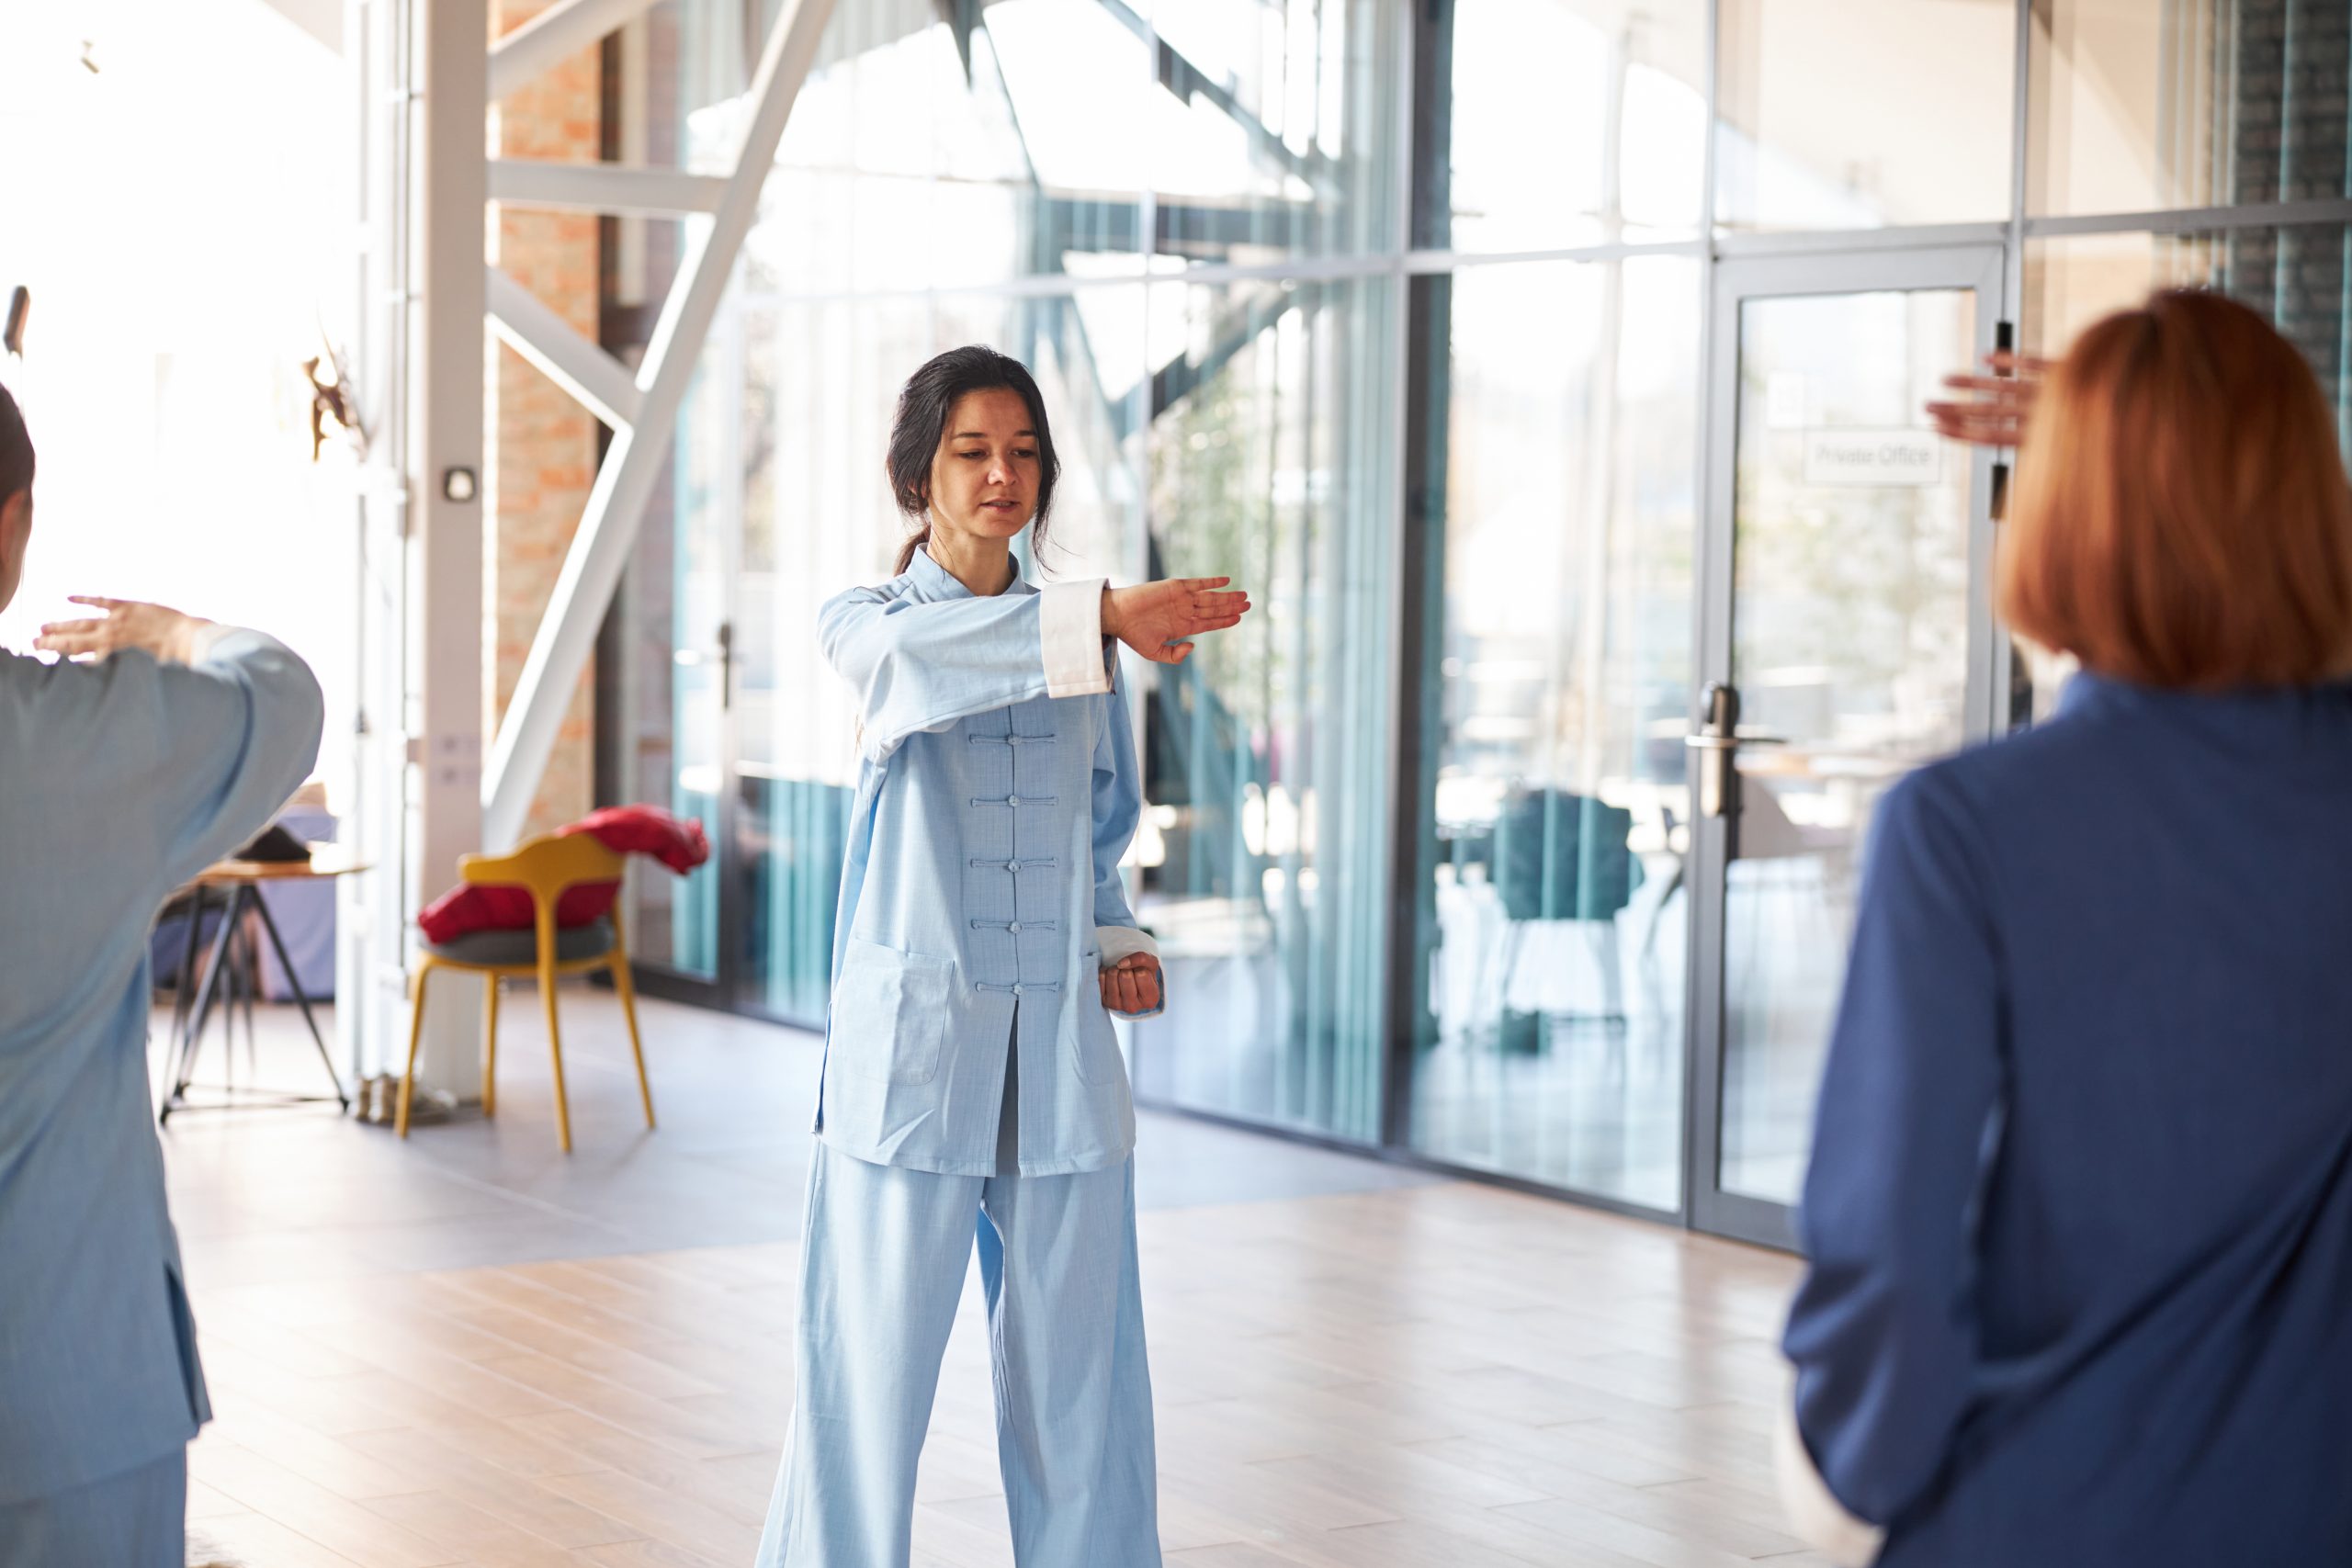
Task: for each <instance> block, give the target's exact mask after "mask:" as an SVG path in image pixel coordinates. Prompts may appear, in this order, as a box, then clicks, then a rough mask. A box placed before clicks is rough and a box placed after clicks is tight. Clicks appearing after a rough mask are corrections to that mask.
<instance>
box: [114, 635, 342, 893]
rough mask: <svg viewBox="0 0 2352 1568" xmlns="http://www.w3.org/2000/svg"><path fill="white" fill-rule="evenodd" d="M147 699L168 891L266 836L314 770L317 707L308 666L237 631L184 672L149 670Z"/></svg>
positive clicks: (269, 641) (271, 643)
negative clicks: (150, 679) (152, 700)
mask: <svg viewBox="0 0 2352 1568" xmlns="http://www.w3.org/2000/svg"><path fill="white" fill-rule="evenodd" d="M116 657H118V658H125V657H129V658H139V657H143V656H141V655H117V656H116ZM154 693H155V707H154V724H153V729H152V731H151V733H152V734H153V737H154V744H155V747H156V750H157V751H158V753H159V754H158V755H157V756H155V758H154V759H153V773H152V774H151V778H152V780H153V795H152V798H153V802H154V809H155V811H156V814H157V818H158V820H157V826H158V828H159V829H160V832H159V833H158V841H159V842H160V843H161V844H162V846H163V851H164V867H163V870H164V886H167V887H176V886H179V885H180V884H182V883H184V882H186V881H187V879H188V878H189V877H191V876H194V875H195V874H197V873H198V872H199V871H201V870H203V869H204V868H205V867H206V866H208V865H209V864H211V863H213V862H214V861H217V860H219V859H220V858H221V857H222V856H223V855H226V854H229V853H231V852H234V851H235V850H236V849H238V848H239V847H240V846H241V845H243V843H244V842H245V840H248V839H250V838H252V837H253V835H254V833H255V832H257V831H259V830H260V829H262V828H264V827H266V826H267V825H268V823H269V819H270V818H272V817H273V816H275V815H276V814H277V809H278V807H282V806H284V805H285V804H286V802H287V799H288V797H289V796H291V795H293V793H294V792H295V791H296V790H297V789H300V787H301V784H302V781H303V780H304V779H306V778H308V777H309V776H310V773H311V766H312V764H314V763H315V762H316V761H318V757H319V731H320V728H321V727H322V723H323V717H324V703H323V701H322V698H321V696H320V694H319V682H318V680H317V678H316V677H315V676H313V675H312V674H311V667H310V666H309V665H307V664H305V663H303V662H302V660H300V659H298V658H296V657H295V655H294V654H293V653H292V651H290V650H289V649H287V648H286V646H285V645H284V644H282V643H280V642H278V641H277V640H276V639H275V638H272V637H265V636H263V635H262V634H261V633H259V632H254V631H243V630H232V631H230V632H227V633H225V634H224V635H222V636H221V637H219V638H217V639H216V640H215V641H214V642H213V644H212V646H211V647H210V648H209V649H206V650H205V652H204V653H203V654H202V655H201V656H200V657H199V658H198V660H196V662H195V663H193V664H187V665H183V664H159V665H156V666H155V668H154Z"/></svg>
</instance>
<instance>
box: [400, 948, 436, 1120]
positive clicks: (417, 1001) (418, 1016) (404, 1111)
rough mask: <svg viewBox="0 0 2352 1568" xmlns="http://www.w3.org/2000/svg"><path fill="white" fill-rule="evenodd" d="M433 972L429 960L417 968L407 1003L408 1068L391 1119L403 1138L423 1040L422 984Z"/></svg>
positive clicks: (403, 1073)
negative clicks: (413, 994)
mask: <svg viewBox="0 0 2352 1568" xmlns="http://www.w3.org/2000/svg"><path fill="white" fill-rule="evenodd" d="M433 970H434V963H433V960H431V959H430V958H428V959H426V960H425V961H424V963H423V964H419V965H418V966H417V971H416V980H415V983H414V985H413V987H412V988H413V990H414V992H415V996H414V998H413V999H412V1000H411V1001H410V1003H409V1016H408V1066H407V1068H406V1070H404V1071H403V1072H402V1073H401V1109H400V1114H399V1115H398V1116H397V1117H395V1118H394V1119H393V1120H394V1123H395V1130H396V1131H397V1132H398V1133H399V1134H400V1135H401V1137H403V1138H405V1137H407V1136H408V1105H409V1100H410V1099H411V1098H412V1097H413V1095H414V1094H415V1093H416V1047H417V1043H418V1042H420V1041H422V1040H423V1039H424V982H425V980H426V979H427V978H429V977H430V976H432V974H433Z"/></svg>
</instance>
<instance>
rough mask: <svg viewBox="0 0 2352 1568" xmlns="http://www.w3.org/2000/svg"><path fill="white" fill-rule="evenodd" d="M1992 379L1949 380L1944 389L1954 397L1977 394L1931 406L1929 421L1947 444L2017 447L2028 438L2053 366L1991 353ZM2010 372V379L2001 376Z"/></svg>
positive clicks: (2021, 356) (1987, 359) (1988, 359)
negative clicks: (2044, 382)
mask: <svg viewBox="0 0 2352 1568" xmlns="http://www.w3.org/2000/svg"><path fill="white" fill-rule="evenodd" d="M1985 364H1986V365H1987V366H1988V367H1991V368H1992V370H1993V371H1994V372H1995V373H1994V374H1993V375H1990V376H1947V377H1945V378H1944V385H1945V386H1947V387H1950V388H1951V389H1952V390H1954V391H1956V392H1972V393H1975V394H1977V395H1976V396H1975V397H1974V398H1973V399H1972V400H1969V401H1966V402H1934V403H1929V404H1928V422H1929V423H1932V424H1933V425H1934V426H1935V427H1936V433H1937V434H1939V435H1941V436H1943V437H1944V438H1945V439H1946V440H1948V441H1964V442H1966V443H1968V444H1969V445H1970V446H2016V445H2017V444H2018V442H2019V441H2021V440H2022V439H2024V436H2025V422H2026V418H2027V416H2028V415H2030V414H2031V413H2032V412H2033V400H2034V397H2035V395H2036V394H2037V393H2039V392H2040V391H2041V378H2042V377H2043V376H2044V375H2045V374H2047V373H2048V371H2049V369H2050V367H2051V365H2052V361H2050V360H2047V359H2040V358H2036V357H2035V356H2033V355H2026V354H2006V353H2003V354H1988V355H1985ZM2002 372H2007V374H2002Z"/></svg>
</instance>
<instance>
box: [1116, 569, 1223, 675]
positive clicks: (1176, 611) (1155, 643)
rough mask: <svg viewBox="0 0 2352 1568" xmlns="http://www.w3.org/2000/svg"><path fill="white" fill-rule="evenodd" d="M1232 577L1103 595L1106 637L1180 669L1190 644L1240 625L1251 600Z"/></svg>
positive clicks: (1181, 580)
mask: <svg viewBox="0 0 2352 1568" xmlns="http://www.w3.org/2000/svg"><path fill="white" fill-rule="evenodd" d="M1231 581H1233V579H1231V578H1229V577H1178V578H1170V579H1169V580H1168V581H1164V582H1145V583H1140V584H1138V585H1136V587H1133V588H1106V589H1104V590H1103V636H1104V637H1117V638H1118V639H1119V640H1120V641H1121V642H1124V643H1125V644H1126V645H1127V646H1128V647H1129V648H1132V649H1135V650H1136V652H1137V653H1139V654H1141V655H1143V656H1144V657H1145V658H1146V659H1148V660H1152V661H1153V662H1154V663H1158V664H1182V662H1184V656H1185V655H1187V654H1189V653H1191V652H1192V651H1193V643H1192V639H1193V638H1194V637H1198V636H1200V635H1201V634H1202V633H1203V632H1220V631H1223V630H1225V629H1226V628H1227V626H1238V625H1239V624H1240V621H1241V617H1242V616H1243V615H1248V614H1249V613H1250V595H1249V594H1248V593H1247V592H1243V591H1241V590H1239V589H1233V590H1230V591H1227V589H1226V585H1227V583H1229V582H1231Z"/></svg>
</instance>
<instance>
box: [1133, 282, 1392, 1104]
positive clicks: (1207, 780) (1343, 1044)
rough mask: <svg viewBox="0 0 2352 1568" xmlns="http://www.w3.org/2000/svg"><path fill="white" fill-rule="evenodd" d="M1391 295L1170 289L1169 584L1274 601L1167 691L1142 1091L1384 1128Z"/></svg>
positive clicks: (1161, 484) (1155, 471)
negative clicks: (1153, 993) (1153, 987)
mask: <svg viewBox="0 0 2352 1568" xmlns="http://www.w3.org/2000/svg"><path fill="white" fill-rule="evenodd" d="M1393 288H1394V285H1393V284H1392V283H1390V282H1389V280H1387V279H1385V278H1363V279H1351V280H1346V281H1336V282H1329V283H1289V282H1275V281H1271V280H1252V281H1248V282H1237V283H1229V284H1205V285H1191V284H1162V285H1159V286H1157V287H1155V288H1154V289H1153V293H1152V299H1151V327H1150V331H1151V345H1152V346H1151V359H1152V394H1151V396H1152V405H1153V408H1154V411H1155V412H1154V415H1153V418H1152V421H1151V426H1150V433H1149V454H1148V460H1149V464H1150V527H1149V534H1148V547H1147V558H1146V560H1145V562H1144V563H1143V564H1144V570H1145V573H1146V575H1148V576H1150V577H1155V578H1156V577H1192V576H1211V575H1216V576H1226V575H1230V576H1231V577H1233V578H1234V579H1235V580H1236V581H1239V582H1243V583H1246V584H1248V585H1249V587H1250V592H1251V593H1252V594H1253V595H1254V596H1255V608H1254V609H1253V611H1252V613H1251V615H1250V617H1249V619H1247V620H1246V621H1244V622H1243V623H1242V624H1241V626H1238V627H1237V628H1235V630H1233V631H1231V632H1228V633H1225V634H1221V635H1219V636H1216V637H1210V638H1207V639H1204V641H1203V642H1202V643H1201V644H1200V646H1199V650H1198V651H1197V652H1195V653H1194V654H1193V657H1192V659H1190V660H1187V661H1186V662H1185V663H1183V664H1181V665H1176V666H1165V665H1162V666H1147V667H1144V668H1142V669H1141V670H1140V671H1137V672H1136V677H1135V678H1136V682H1137V684H1138V687H1139V688H1140V690H1141V691H1142V693H1143V694H1144V722H1145V732H1144V733H1145V748H1144V756H1145V794H1146V796H1147V798H1148V800H1149V801H1150V802H1151V806H1150V812H1151V821H1150V825H1149V829H1148V832H1147V834H1146V837H1145V842H1144V845H1143V847H1142V850H1141V852H1140V854H1139V856H1138V858H1139V860H1140V861H1141V863H1142V864H1141V870H1142V888H1143V897H1142V899H1141V901H1140V903H1139V904H1138V907H1137V913H1138V915H1139V917H1140V918H1141V919H1143V920H1144V921H1145V922H1146V923H1147V924H1148V925H1149V926H1150V927H1151V928H1152V929H1153V930H1155V931H1158V932H1159V937H1160V941H1161V952H1162V955H1163V962H1164V964H1165V966H1166V969H1167V972H1168V979H1169V987H1170V990H1169V995H1170V1008H1169V1011H1168V1013H1167V1015H1166V1017H1165V1018H1163V1019H1159V1020H1153V1021H1148V1022H1146V1023H1143V1024H1140V1025H1138V1026H1136V1087H1137V1088H1138V1089H1140V1090H1141V1091H1142V1092H1144V1093H1145V1094H1147V1095H1149V1096H1154V1097H1157V1098H1159V1099H1162V1100H1170V1101H1172V1102H1175V1103H1179V1104H1185V1105H1192V1106H1196V1107H1198V1108H1201V1109H1204V1110H1210V1111H1223V1112H1227V1113H1229V1114H1234V1115H1240V1116H1248V1117H1250V1118H1253V1119H1261V1120H1269V1121H1274V1122H1283V1123H1287V1124H1293V1125H1298V1126H1303V1127H1310V1128H1314V1129H1317V1130H1318V1131H1321V1132H1325V1133H1329V1134H1337V1135H1339V1136H1341V1137H1347V1138H1353V1139H1358V1140H1363V1141H1367V1142H1369V1141H1371V1140H1373V1139H1374V1138H1376V1137H1377V1136H1378V1135H1379V1131H1380V1120H1379V1119H1380V1111H1381V1096H1380V1073H1381V1063H1382V1060H1383V1057H1382V1052H1381V1040H1382V1026H1383V1017H1382V1012H1383V1002H1384V999H1385V998H1384V994H1383V976H1384V968H1385V965H1384V962H1383V945H1382V944H1383V942H1384V941H1385V931H1386V927H1385V921H1384V920H1383V919H1382V911H1383V909H1384V908H1385V897H1386V891H1387V885H1386V881H1385V871H1386V866H1387V863H1388V856H1387V842H1386V835H1387V832H1388V823H1389V820H1390V818H1389V807H1388V787H1387V784H1388V778H1389V774H1390V772H1391V769H1392V768H1393V766H1394V763H1395V757H1396V753H1395V740H1394V737H1393V731H1392V728H1391V722H1390V716H1391V714H1392V713H1393V711H1394V708H1395V702H1394V699H1393V697H1392V696H1391V694H1390V685H1391V673H1390V667H1389V665H1388V662H1387V660H1385V659H1384V658H1383V657H1381V649H1382V648H1383V645H1384V642H1385V632H1386V630H1387V628H1388V626H1390V625H1391V624H1392V622H1393V615H1392V613H1391V610H1390V595H1391V594H1392V592H1394V588H1395V573H1394V570H1393V561H1394V558H1395V556H1394V552H1395V542H1394V536H1393V535H1392V533H1391V531H1390V528H1389V525H1388V520H1389V518H1390V517H1391V515H1392V514H1393V508H1392V507H1391V505H1390V504H1389V502H1388V497H1389V494H1390V492H1391V489H1392V485H1393V476H1394V473H1395V463H1394V454H1395V430H1394V414H1393V412H1392V411H1393V405H1392V403H1391V398H1392V396H1393V389H1394V387H1395V386H1396V381H1395V380H1394V379H1393V378H1391V377H1390V376H1386V375H1384V374H1383V373H1382V371H1383V368H1384V367H1386V366H1387V365H1388V363H1389V360H1390V357H1391V355H1392V354H1393V353H1394V351H1395V345H1394V342H1393V339H1394V335H1395V334H1394V332H1393V325H1394V321H1395V310H1394V309H1393V307H1392V305H1391V299H1392V298H1393V294H1392V290H1393Z"/></svg>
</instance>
